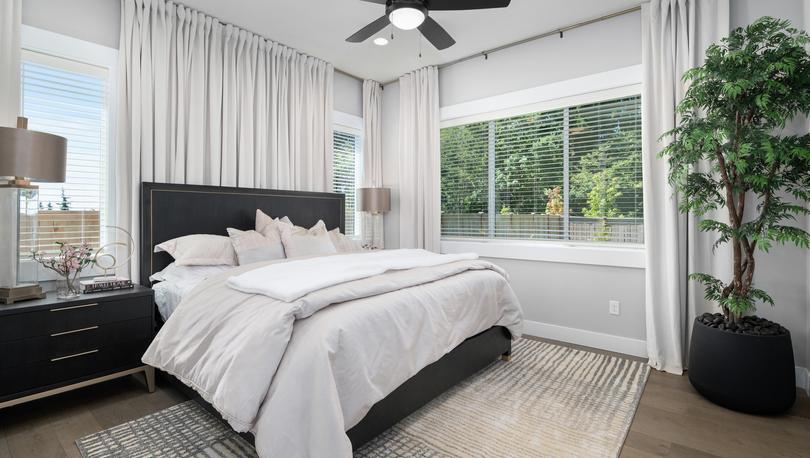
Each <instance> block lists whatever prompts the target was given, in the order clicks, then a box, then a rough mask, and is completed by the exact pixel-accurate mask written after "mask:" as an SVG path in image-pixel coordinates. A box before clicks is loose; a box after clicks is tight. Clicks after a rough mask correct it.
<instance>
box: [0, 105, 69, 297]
mask: <svg viewBox="0 0 810 458" xmlns="http://www.w3.org/2000/svg"><path fill="white" fill-rule="evenodd" d="M66 161H67V139H65V138H64V137H60V136H58V135H51V134H46V133H44V132H36V131H32V130H28V120H27V119H26V118H17V128H13V127H0V178H2V177H6V178H5V179H6V180H7V182H5V183H2V179H0V304H13V303H14V302H17V301H22V300H27V299H35V298H42V297H44V296H45V295H44V293H43V292H42V288H41V287H40V286H39V284H38V283H37V279H36V274H35V273H34V274H33V275H31V276H26V275H23V274H22V269H21V268H20V267H21V261H23V260H25V259H26V258H30V257H31V254H32V252H33V251H34V250H37V249H38V246H37V237H36V233H37V212H38V209H39V188H38V186H37V185H34V184H32V183H31V181H37V182H56V183H58V182H64V181H65V164H66ZM21 234H22V235H23V236H24V237H21ZM32 269H33V270H32V271H33V272H36V269H34V268H33V266H32Z"/></svg>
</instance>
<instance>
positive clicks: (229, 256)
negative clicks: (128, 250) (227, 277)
mask: <svg viewBox="0 0 810 458" xmlns="http://www.w3.org/2000/svg"><path fill="white" fill-rule="evenodd" d="M161 251H165V252H167V253H169V254H170V255H172V257H173V258H174V262H175V264H177V265H178V266H219V265H225V266H235V265H236V253H235V252H234V250H233V246H232V245H231V240H230V238H228V237H225V236H223V235H211V234H193V235H186V236H183V237H178V238H176V239H171V240H167V241H165V242H163V243H161V244H159V245H156V246H155V253H159V252H161Z"/></svg>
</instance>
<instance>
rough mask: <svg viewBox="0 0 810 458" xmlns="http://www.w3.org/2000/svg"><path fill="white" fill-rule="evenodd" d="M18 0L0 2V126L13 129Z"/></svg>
mask: <svg viewBox="0 0 810 458" xmlns="http://www.w3.org/2000/svg"><path fill="white" fill-rule="evenodd" d="M20 2H21V0H0V69H2V71H0V126H4V127H16V125H17V116H18V115H19V113H20V23H21V19H22V16H21V15H22V12H21V11H22V5H21V3H20Z"/></svg>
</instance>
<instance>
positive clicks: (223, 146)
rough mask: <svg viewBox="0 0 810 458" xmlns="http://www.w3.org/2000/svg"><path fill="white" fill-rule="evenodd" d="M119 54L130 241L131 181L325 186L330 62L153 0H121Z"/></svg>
mask: <svg viewBox="0 0 810 458" xmlns="http://www.w3.org/2000/svg"><path fill="white" fill-rule="evenodd" d="M119 58H120V64H119V65H120V86H119V87H120V100H119V115H118V116H119V117H118V126H119V128H118V145H117V146H118V162H117V178H118V179H117V181H118V185H119V192H118V208H117V210H118V214H117V215H116V217H117V222H118V225H120V226H122V227H124V228H126V229H128V230H130V232H132V235H133V237H134V238H135V240H138V236H137V234H136V232H137V224H138V195H139V187H140V183H141V182H142V181H157V182H167V183H189V184H210V185H222V186H239V187H258V188H278V189H296V190H304V191H327V190H331V187H332V183H331V181H332V103H333V102H332V100H333V96H332V84H333V73H334V70H333V68H332V65H331V64H329V63H327V62H324V61H322V60H319V59H316V58H313V57H310V56H307V55H304V54H301V53H299V52H297V51H295V50H294V49H290V48H287V47H285V46H282V45H280V44H278V43H274V42H272V41H270V40H267V39H264V38H262V37H260V36H257V35H254V34H252V33H250V32H247V31H245V30H240V29H238V28H236V27H234V26H232V25H227V24H223V23H221V22H220V21H219V20H217V19H216V18H212V17H210V16H206V15H204V14H202V13H200V12H197V11H195V10H192V9H189V8H186V7H184V6H182V5H178V4H175V3H173V2H167V1H165V0H122V2H121V40H120V50H119ZM133 265H135V264H133ZM131 275H132V276H133V277H134V276H135V275H137V269H133V270H132V272H131Z"/></svg>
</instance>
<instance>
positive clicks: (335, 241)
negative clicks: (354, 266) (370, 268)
mask: <svg viewBox="0 0 810 458" xmlns="http://www.w3.org/2000/svg"><path fill="white" fill-rule="evenodd" d="M329 238H330V239H331V240H332V245H334V246H335V249H336V250H337V252H338V253H357V252H360V251H365V248H363V245H361V244H360V242H358V241H357V240H355V239H353V238H351V237H349V236H347V235H346V234H344V233H342V232H340V228H335V229H332V230H331V231H329Z"/></svg>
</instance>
